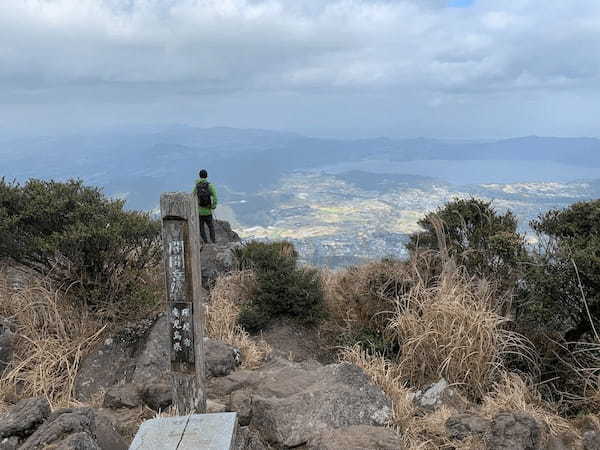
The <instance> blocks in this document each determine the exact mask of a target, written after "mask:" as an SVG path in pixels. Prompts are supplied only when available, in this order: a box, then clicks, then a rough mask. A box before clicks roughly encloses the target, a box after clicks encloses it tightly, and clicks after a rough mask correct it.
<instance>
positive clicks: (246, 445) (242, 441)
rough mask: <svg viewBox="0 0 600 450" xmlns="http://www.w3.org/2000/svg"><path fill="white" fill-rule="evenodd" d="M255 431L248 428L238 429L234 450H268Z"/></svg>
mask: <svg viewBox="0 0 600 450" xmlns="http://www.w3.org/2000/svg"><path fill="white" fill-rule="evenodd" d="M269 448H270V447H267V445H266V444H265V443H264V442H262V440H261V439H260V435H259V434H258V432H257V431H256V430H253V429H251V428H250V427H238V430H237V434H236V437H235V446H234V450H268V449H269Z"/></svg>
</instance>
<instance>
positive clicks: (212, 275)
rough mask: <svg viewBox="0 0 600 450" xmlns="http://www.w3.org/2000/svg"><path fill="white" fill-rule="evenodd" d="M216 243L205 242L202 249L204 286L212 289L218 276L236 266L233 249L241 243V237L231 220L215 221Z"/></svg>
mask: <svg viewBox="0 0 600 450" xmlns="http://www.w3.org/2000/svg"><path fill="white" fill-rule="evenodd" d="M215 235H216V238H217V243H216V244H205V245H203V246H202V247H201V251H200V264H201V267H202V286H203V287H204V289H210V288H211V287H212V286H213V285H214V282H215V280H216V279H217V277H218V276H219V275H221V274H224V273H228V272H230V271H231V270H233V269H234V267H235V258H234V255H233V251H234V249H235V248H236V247H239V246H240V245H241V240H240V237H239V236H238V235H237V233H235V232H234V231H233V230H232V229H231V225H229V222H226V221H223V220H216V221H215Z"/></svg>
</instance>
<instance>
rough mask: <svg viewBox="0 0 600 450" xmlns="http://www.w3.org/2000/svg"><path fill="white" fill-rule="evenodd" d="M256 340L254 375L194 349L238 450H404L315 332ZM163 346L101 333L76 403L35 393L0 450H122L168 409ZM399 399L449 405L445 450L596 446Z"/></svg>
mask: <svg viewBox="0 0 600 450" xmlns="http://www.w3.org/2000/svg"><path fill="white" fill-rule="evenodd" d="M218 229H219V241H220V243H219V244H217V245H209V246H205V247H204V248H203V250H202V258H203V269H204V274H205V279H204V280H203V281H204V285H205V287H206V288H207V289H208V288H210V287H211V285H212V283H213V281H214V279H215V277H216V276H217V275H218V274H219V273H222V272H225V271H227V270H229V269H230V268H231V264H232V253H231V252H232V248H234V247H235V246H236V245H239V244H238V243H237V239H236V236H235V235H234V234H232V232H231V230H230V229H228V228H227V227H226V226H225V225H223V224H220V225H219V228H218ZM12 333H13V332H12V331H11V326H10V324H9V323H0V370H2V366H1V364H5V363H6V362H7V360H9V359H10V346H11V342H12ZM262 338H263V339H264V340H265V341H267V342H268V343H269V344H270V345H271V347H272V349H273V350H272V352H271V354H270V356H269V357H268V359H267V361H265V363H264V364H263V365H262V366H261V367H259V368H257V369H254V370H250V369H244V368H242V367H241V365H242V362H243V358H244V355H243V354H242V353H241V352H240V350H239V349H237V348H234V347H232V346H230V345H227V344H225V343H223V342H221V341H218V340H213V339H209V338H205V342H204V344H205V350H206V375H207V396H208V410H209V412H223V411H233V412H237V413H238V421H239V425H240V427H239V433H238V436H237V450H262V449H265V450H266V449H285V448H298V449H324V450H330V449H331V450H334V449H335V450H338V449H339V450H342V449H344V450H346V449H347V450H351V449H357V450H358V449H411V448H413V447H409V442H408V440H407V439H406V436H405V435H403V434H402V433H400V432H398V431H397V430H396V429H395V428H394V427H392V426H391V424H392V419H393V415H394V407H395V405H393V404H392V401H391V399H390V398H389V397H388V395H386V393H385V392H384V391H383V390H382V389H381V388H380V387H379V386H378V385H377V384H376V383H374V381H373V380H371V379H370V378H369V376H368V375H367V374H366V373H365V372H364V371H363V370H362V369H361V368H359V367H357V366H356V365H353V364H351V363H348V362H338V361H337V359H336V356H335V352H334V349H332V348H331V347H330V346H329V345H328V344H327V340H326V339H324V338H323V337H322V336H321V335H320V334H319V332H318V330H316V329H310V328H305V327H300V326H297V325H295V324H293V323H291V322H287V321H281V322H278V323H276V324H274V325H273V326H272V327H271V328H269V329H268V330H265V331H264V332H263V334H262ZM168 345H169V342H168V332H167V321H166V318H165V316H164V315H162V314H160V315H158V316H157V317H153V318H148V319H146V320H142V321H139V322H137V323H132V324H129V325H128V326H125V327H123V328H121V329H119V330H117V331H116V332H114V333H112V334H111V335H110V336H109V337H106V338H104V339H103V341H102V342H100V343H99V344H98V345H97V346H96V347H95V348H94V349H93V350H92V351H91V352H90V353H89V354H88V355H87V356H86V357H85V358H84V359H83V360H82V361H81V364H80V367H79V370H78V374H77V376H76V378H75V382H74V385H73V389H74V395H75V398H76V399H77V401H78V402H80V404H81V407H73V408H65V409H58V410H55V411H51V408H50V405H49V404H48V401H47V400H46V399H45V398H42V397H37V398H27V399H22V400H20V401H19V402H18V403H16V404H15V405H14V406H13V407H12V408H11V409H10V410H9V411H8V412H7V413H5V414H4V415H3V416H0V450H16V449H42V448H49V449H61V450H67V449H70V450H75V449H77V450H96V449H103V450H121V449H127V448H128V445H129V443H130V442H131V440H132V439H133V436H134V435H135V433H136V431H137V428H138V426H139V424H140V422H141V421H142V420H144V419H148V418H152V417H155V416H156V415H169V414H172V411H171V409H170V406H171V403H172V397H171V389H170V380H169V377H168V370H169V351H168ZM409 401H411V402H412V403H413V404H414V405H415V406H416V407H417V409H418V411H419V412H418V414H420V415H421V416H422V417H425V418H426V417H428V416H434V415H436V414H438V413H439V412H440V411H444V408H451V410H452V411H453V412H452V414H449V415H448V417H447V418H445V419H444V422H443V429H444V433H446V434H447V436H448V442H453V444H452V445H450V446H448V447H446V448H465V449H466V448H469V449H475V448H489V449H493V450H529V449H531V450H533V449H548V450H560V449H581V450H598V449H600V426H599V424H598V423H596V422H594V421H592V420H589V421H587V422H586V421H583V422H582V423H581V426H580V430H581V435H582V437H583V439H579V437H578V436H572V435H570V434H568V433H562V434H560V433H559V434H558V436H557V437H552V438H550V437H549V433H548V430H547V429H546V427H545V425H542V424H541V423H540V422H539V421H538V420H536V418H534V417H532V416H530V415H527V414H524V413H523V412H519V411H516V410H515V411H513V410H505V411H498V412H497V413H495V415H493V416H491V417H490V416H489V415H488V416H484V415H483V414H481V413H480V412H479V410H478V408H477V406H476V405H474V404H473V403H471V402H469V401H467V400H465V399H464V398H463V397H462V396H461V395H460V394H459V393H458V392H457V391H455V390H454V389H453V387H452V386H449V385H448V383H447V382H445V380H440V381H439V382H438V383H435V384H433V385H431V386H427V387H425V388H424V389H422V390H420V391H418V392H416V394H413V395H412V397H411V398H410V399H409ZM463 443H464V445H463ZM477 443H480V445H481V446H480V447H478V446H477ZM419 448H433V447H431V446H430V447H419Z"/></svg>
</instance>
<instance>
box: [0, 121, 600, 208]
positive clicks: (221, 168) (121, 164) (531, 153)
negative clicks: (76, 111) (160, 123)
mask: <svg viewBox="0 0 600 450" xmlns="http://www.w3.org/2000/svg"><path fill="white" fill-rule="evenodd" d="M0 158H1V160H2V164H1V166H0V176H3V177H5V178H6V179H9V180H11V179H16V180H19V181H24V180H26V179H27V178H30V177H36V178H54V179H66V178H82V179H84V180H85V181H86V182H88V183H90V184H95V185H99V186H103V187H104V188H105V190H106V192H107V193H109V194H111V195H121V196H123V197H126V198H127V200H128V205H129V206H130V207H132V208H138V209H151V208H153V207H155V206H156V205H157V203H158V197H159V195H160V192H162V191H167V190H169V191H171V190H182V189H184V190H188V189H191V185H192V184H193V181H194V179H195V177H196V174H197V172H198V169H200V168H203V167H205V168H207V169H209V172H210V175H211V179H212V180H214V181H215V182H216V183H217V184H219V186H220V187H221V192H222V195H223V197H224V198H225V199H227V198H231V197H232V196H235V197H236V198H237V197H239V194H241V193H246V194H254V193H257V192H260V191H261V190H265V189H269V188H270V187H272V186H274V185H275V184H276V183H277V181H278V180H279V179H280V178H281V177H282V176H284V174H286V173H288V172H292V171H298V170H307V169H318V168H319V167H323V166H326V165H331V164H336V163H339V162H342V161H343V162H347V161H362V160H369V159H378V160H390V161H414V160H515V161H522V160H529V161H553V162H560V163H565V164H569V165H573V166H584V167H598V168H600V140H599V139H595V138H552V137H537V136H528V137H522V138H515V139H503V140H497V141H447V140H438V139H427V138H418V139H388V138H376V139H361V140H340V139H323V138H312V137H306V136H302V135H299V134H294V133H284V132H275V131H266V130H247V129H234V128H226V127H219V128H206V129H204V128H193V127H185V126H181V127H169V128H165V129H162V130H156V131H152V130H150V131H148V130H146V131H135V132H128V131H114V132H103V133H97V134H86V135H80V134H73V135H70V136H62V137H35V138H33V137H32V138H20V139H15V138H11V139H8V138H5V139H1V138H0ZM354 176H356V174H355V175H354ZM389 177H392V178H393V176H391V175H390V176H389ZM389 177H388V178H389ZM362 178H363V179H362V181H361V182H363V183H367V184H369V183H375V184H377V183H379V184H381V183H383V184H385V183H386V182H400V180H393V179H392V180H389V179H388V180H387V181H386V180H385V179H382V180H378V181H373V180H368V179H364V178H365V177H364V176H362ZM367 178H368V177H367ZM419 181H423V180H417V178H414V179H411V178H410V177H409V178H408V179H407V178H405V179H404V180H403V181H402V182H419Z"/></svg>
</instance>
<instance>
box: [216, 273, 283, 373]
mask: <svg viewBox="0 0 600 450" xmlns="http://www.w3.org/2000/svg"><path fill="white" fill-rule="evenodd" d="M254 289H255V277H254V274H253V273H252V272H251V271H239V272H233V273H231V274H228V275H224V276H221V277H219V278H218V279H217V281H216V283H215V286H214V287H213V289H212V290H211V292H210V300H209V302H208V305H207V313H206V334H207V336H209V337H211V338H214V339H220V340H222V341H223V342H225V343H227V344H229V345H232V346H234V347H237V348H239V349H240V351H241V352H242V355H243V357H244V360H243V363H242V367H245V368H249V369H253V368H256V367H259V366H260V365H261V364H262V362H263V361H264V360H265V358H266V357H267V355H268V354H269V353H270V352H271V347H270V346H269V344H267V343H266V342H265V341H264V340H262V339H260V340H258V341H255V340H253V339H252V338H251V337H250V335H249V334H248V333H247V332H246V331H245V330H244V329H243V328H242V327H240V326H239V325H238V316H239V313H240V305H242V304H243V303H244V302H245V301H247V299H249V298H250V297H251V295H252V292H253V290H254Z"/></svg>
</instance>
